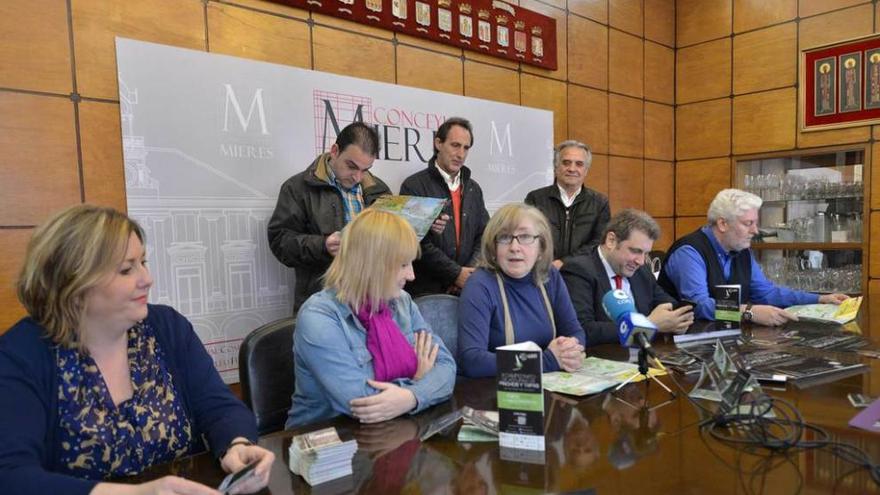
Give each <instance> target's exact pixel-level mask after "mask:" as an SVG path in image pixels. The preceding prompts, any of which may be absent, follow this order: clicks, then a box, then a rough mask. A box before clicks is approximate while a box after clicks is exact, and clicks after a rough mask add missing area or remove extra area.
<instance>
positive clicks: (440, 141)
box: [400, 117, 489, 297]
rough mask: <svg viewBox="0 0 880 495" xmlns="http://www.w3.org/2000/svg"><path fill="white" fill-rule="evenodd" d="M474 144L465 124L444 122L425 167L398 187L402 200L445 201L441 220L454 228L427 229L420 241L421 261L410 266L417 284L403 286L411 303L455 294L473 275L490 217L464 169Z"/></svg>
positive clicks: (455, 119)
mask: <svg viewBox="0 0 880 495" xmlns="http://www.w3.org/2000/svg"><path fill="white" fill-rule="evenodd" d="M473 140H474V139H473V130H472V128H471V123H470V122H468V121H467V120H466V119H463V118H460V117H452V118H449V119H448V120H446V121H445V122H443V124H441V125H440V127H439V128H438V129H437V134H436V136H435V137H434V156H433V157H432V158H431V159H430V160H429V161H428V167H427V168H425V169H424V170H422V171H421V172H416V173H415V174H413V175H411V176H409V177H407V178H406V180H404V181H403V184H402V185H401V186H400V194H403V195H409V196H424V197H432V198H445V199H447V200H448V201H447V203H446V206H445V207H444V208H443V214H444V215H448V216H449V218H451V219H452V222H450V223H451V226H452V227H453V228H449V226H447V228H445V229H444V230H443V232H441V233H437V231H436V230H434V229H432V231H431V232H428V235H426V236H425V238H424V239H423V240H422V256H421V258H420V259H417V260H416V261H415V262H413V269H414V270H415V275H416V278H415V280H414V281H412V282H410V283H408V284H407V286H406V290H407V291H408V292H409V293H410V294H412V295H413V296H414V297H415V296H420V295H424V294H442V293H454V294H457V293H458V292H460V291H461V289H462V288H463V287H464V284H465V282H466V281H467V279H468V277H470V275H471V273H472V272H473V271H474V265H475V264H476V261H477V256H478V254H479V253H480V241H481V239H482V238H483V230H484V229H485V228H486V223H487V222H488V221H489V212H487V211H486V205H485V203H484V202H483V190H482V189H480V185H479V184H477V182H476V181H475V180H473V179H472V178H471V170H470V169H469V168H468V167H466V166H465V165H464V162H465V160H466V159H467V155H468V151H469V150H470V148H471V145H473Z"/></svg>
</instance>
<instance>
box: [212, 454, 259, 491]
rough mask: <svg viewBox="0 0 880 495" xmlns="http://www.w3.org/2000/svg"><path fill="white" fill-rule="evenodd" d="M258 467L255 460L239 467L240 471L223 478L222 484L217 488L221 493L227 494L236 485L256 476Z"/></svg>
mask: <svg viewBox="0 0 880 495" xmlns="http://www.w3.org/2000/svg"><path fill="white" fill-rule="evenodd" d="M256 468H257V462H256V461H254V462H252V463H250V464H248V465H247V466H245V467H243V468H241V469H239V470H238V471H236V472H234V473H232V474H230V475H229V476H227V477H226V478H224V479H223V483H220V486H218V487H217V490H219V491H220V493H223V494H224V495H226V494H227V493H229V492H231V491H232V490H233V489H235V487H237V486H239V485H241V484H242V483H244V482H245V481H247V480H249V479H251V478H253V477H254V473H255V471H254V470H255V469H256Z"/></svg>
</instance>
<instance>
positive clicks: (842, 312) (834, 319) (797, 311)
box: [785, 296, 862, 325]
mask: <svg viewBox="0 0 880 495" xmlns="http://www.w3.org/2000/svg"><path fill="white" fill-rule="evenodd" d="M861 305H862V297H861V296H859V297H851V298H849V299H847V300H845V301H843V302H842V303H840V304H839V305H837V304H802V305H798V306H789V307H787V308H785V310H786V311H788V312H789V313H792V314H794V315H796V316H797V317H798V319H801V320H804V321H815V322H820V323H839V324H841V325H843V324H844V323H848V322H850V321H852V320H855V319H856V315H858V314H859V306H861Z"/></svg>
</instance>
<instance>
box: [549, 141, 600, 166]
mask: <svg viewBox="0 0 880 495" xmlns="http://www.w3.org/2000/svg"><path fill="white" fill-rule="evenodd" d="M565 148H580V149H582V150H584V152H586V154H587V159H586V160H585V161H584V165H585V166H586V167H587V168H590V164H592V163H593V151H592V150H591V149H590V146H589V145H587V144H584V143H582V142H580V141H576V140H574V139H569V140H568V141H563V142H561V143H559V144H558V145H556V148H553V168H554V169H556V168H558V167H559V165H561V164H562V152H563V151H565Z"/></svg>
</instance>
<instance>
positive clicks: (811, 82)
mask: <svg viewBox="0 0 880 495" xmlns="http://www.w3.org/2000/svg"><path fill="white" fill-rule="evenodd" d="M800 62H801V65H800V84H799V98H800V124H801V130H802V131H815V130H825V129H835V128H840V127H852V126H859V125H868V124H876V123H880V34H874V35H871V36H866V37H863V38H856V39H852V40H846V41H840V42H837V43H831V44H827V45H822V46H816V47H813V48H808V49H806V50H802V51H801V59H800Z"/></svg>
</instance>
